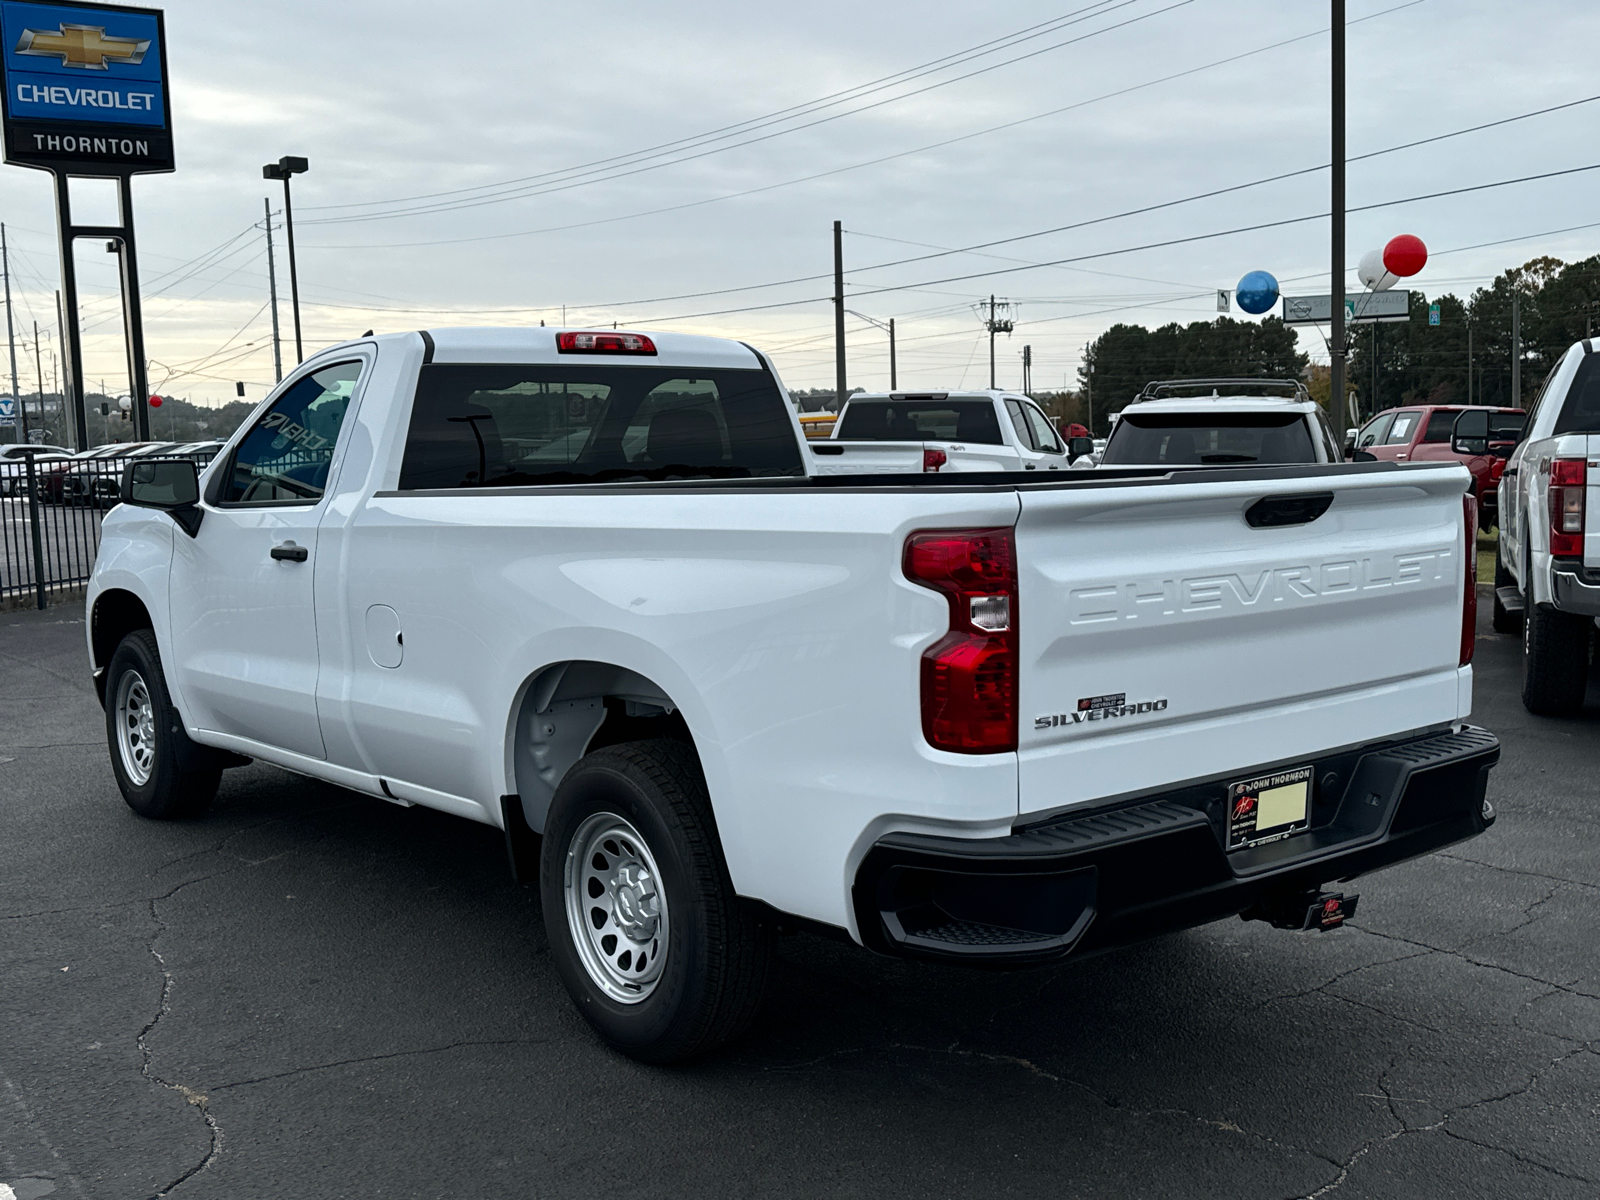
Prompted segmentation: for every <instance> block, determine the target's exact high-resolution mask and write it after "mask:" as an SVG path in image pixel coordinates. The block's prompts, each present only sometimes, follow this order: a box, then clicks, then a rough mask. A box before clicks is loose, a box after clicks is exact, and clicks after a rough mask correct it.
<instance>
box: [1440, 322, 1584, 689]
mask: <svg viewBox="0 0 1600 1200" xmlns="http://www.w3.org/2000/svg"><path fill="white" fill-rule="evenodd" d="M1469 414H1470V415H1469ZM1489 415H1490V414H1489V412H1488V410H1467V413H1464V414H1463V415H1462V416H1461V417H1460V418H1459V419H1458V421H1457V423H1456V427H1455V434H1454V438H1453V442H1454V448H1455V449H1457V450H1459V451H1462V452H1464V453H1480V454H1481V453H1483V452H1485V450H1487V448H1488V447H1489V445H1490V442H1489V437H1490V429H1489ZM1469 424H1470V425H1472V426H1474V427H1472V428H1469ZM1522 438H1523V440H1522V441H1521V442H1520V443H1519V444H1518V446H1517V448H1516V449H1515V450H1514V451H1512V453H1511V457H1510V458H1509V459H1508V460H1507V462H1506V469H1505V473H1504V474H1503V475H1502V476H1501V477H1500V484H1499V488H1500V491H1499V510H1500V514H1501V515H1500V522H1499V528H1500V537H1499V540H1498V542H1497V543H1496V545H1495V579H1494V582H1495V600H1494V627H1495V629H1497V630H1498V631H1500V632H1501V633H1514V632H1517V630H1518V627H1519V626H1520V627H1521V632H1522V703H1523V704H1524V705H1525V706H1526V707H1527V708H1528V710H1529V711H1530V712H1535V713H1540V714H1543V715H1547V716H1558V715H1564V714H1569V713H1573V712H1576V711H1577V710H1578V709H1580V708H1582V707H1583V696H1584V691H1585V690H1586V688H1587V686H1588V682H1589V665H1590V663H1591V662H1592V661H1593V659H1594V654H1593V646H1594V638H1595V622H1596V618H1600V344H1597V343H1596V342H1594V341H1590V340H1585V341H1581V342H1578V343H1576V344H1575V345H1573V346H1572V347H1571V348H1569V349H1568V350H1567V352H1566V354H1564V355H1562V357H1561V361H1560V362H1558V363H1557V364H1556V366H1555V369H1554V370H1553V371H1551V372H1550V375H1549V376H1548V377H1547V378H1546V379H1545V381H1544V386H1543V387H1541V388H1540V389H1539V394H1538V395H1537V396H1536V397H1535V398H1534V401H1533V404H1532V406H1531V407H1530V408H1529V410H1528V417H1527V421H1526V423H1525V425H1524V427H1523V434H1522ZM1590 513H1594V514H1595V519H1594V520H1590V518H1589V514H1590Z"/></svg>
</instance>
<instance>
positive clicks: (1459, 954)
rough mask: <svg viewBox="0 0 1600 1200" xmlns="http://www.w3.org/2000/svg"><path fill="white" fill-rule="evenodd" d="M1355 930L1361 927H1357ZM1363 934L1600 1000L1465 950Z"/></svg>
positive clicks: (1391, 935)
mask: <svg viewBox="0 0 1600 1200" xmlns="http://www.w3.org/2000/svg"><path fill="white" fill-rule="evenodd" d="M1536 903H1538V902H1536ZM1355 928H1361V927H1360V926H1356V927H1355ZM1361 932H1362V933H1370V934H1371V935H1372V936H1373V937H1379V938H1387V939H1388V940H1389V941H1391V942H1403V943H1405V944H1406V945H1408V946H1420V947H1422V948H1423V949H1424V950H1431V951H1433V952H1434V953H1435V954H1445V955H1449V956H1450V957H1451V958H1459V959H1460V960H1461V961H1462V962H1465V963H1470V964H1471V965H1473V966H1475V967H1482V968H1483V969H1484V970H1486V971H1500V972H1502V973H1503V974H1506V975H1512V976H1515V977H1516V978H1517V979H1526V980H1527V981H1528V982H1529V983H1537V984H1540V985H1542V986H1544V987H1549V988H1555V989H1556V990H1557V991H1561V992H1568V993H1570V994H1572V995H1574V996H1582V997H1583V998H1584V999H1586V1000H1600V994H1596V993H1594V992H1586V991H1584V990H1583V989H1582V988H1578V987H1574V986H1573V985H1572V984H1567V983H1557V982H1556V981H1555V980H1553V979H1545V978H1544V977H1542V976H1539V975H1529V974H1528V973H1527V972H1526V971H1517V970H1513V969H1512V968H1511V967H1506V966H1501V965H1500V964H1499V963H1492V962H1485V961H1484V960H1483V959H1481V958H1474V957H1473V956H1472V955H1470V954H1468V953H1466V951H1464V950H1451V949H1447V948H1446V947H1444V946H1430V945H1428V943H1426V942H1419V941H1417V940H1416V939H1415V938H1408V937H1401V936H1400V935H1399V934H1397V933H1379V932H1378V931H1377V930H1375V929H1366V928H1361Z"/></svg>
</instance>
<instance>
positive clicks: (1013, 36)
mask: <svg viewBox="0 0 1600 1200" xmlns="http://www.w3.org/2000/svg"><path fill="white" fill-rule="evenodd" d="M1109 3H1111V0H1096V2H1095V3H1093V4H1090V5H1088V6H1086V7H1084V8H1079V9H1074V10H1073V11H1072V12H1068V13H1063V14H1062V15H1061V16H1059V17H1052V18H1051V19H1050V20H1048V21H1041V22H1039V23H1038V24H1037V25H1029V26H1027V27H1025V28H1023V29H1020V30H1017V31H1016V32H1014V33H1008V34H1006V35H1004V36H1003V37H998V38H993V39H991V40H989V41H987V42H979V43H978V44H977V45H976V46H969V47H967V48H966V49H964V50H957V51H954V52H952V53H950V54H946V55H943V56H942V57H940V58H935V59H931V60H929V61H928V62H925V63H921V64H919V65H917V66H915V67H907V68H906V69H905V70H902V71H896V72H895V73H894V74H892V75H884V76H882V77H880V78H878V79H873V80H869V81H868V82H866V83H862V84H856V85H855V86H854V87H848V88H844V89H843V90H841V91H837V92H830V93H829V94H828V95H826V96H822V97H819V98H818V99H815V100H808V101H805V102H803V103H801V104H795V105H791V106H790V107H788V108H781V109H778V110H777V111H776V112H772V113H767V114H766V115H764V116H760V117H751V118H749V119H748V120H744V121H737V122H734V123H733V124H731V125H723V126H720V127H719V128H716V129H712V130H709V131H707V132H705V133H697V134H691V135H690V136H688V137H682V138H677V139H675V140H673V141H670V142H659V143H657V144H656V145H654V146H646V147H645V148H643V149H641V150H632V151H629V152H627V153H625V154H616V155H612V156H610V157H608V158H599V159H594V160H592V161H590V162H586V163H579V164H577V165H576V166H572V167H561V168H558V169H556V170H552V171H541V172H538V173H537V174H533V175H524V176H522V177H520V178H518V179H506V180H499V181H497V182H494V183H482V184H478V185H476V186H474V187H465V188H450V189H448V190H446V191H442V192H425V193H423V194H421V195H416V196H399V197H391V198H389V199H387V200H362V201H355V202H353V203H348V204H313V205H309V206H303V211H306V212H326V211H332V210H334V209H342V208H370V207H377V206H379V205H384V204H408V203H412V202H415V201H418V200H436V199H439V198H441V197H444V196H464V195H468V194H470V193H473V192H486V191H490V190H492V189H496V188H509V187H515V186H518V185H521V184H527V183H532V182H536V181H538V180H542V179H551V178H553V177H555V176H558V175H571V174H573V173H574V172H577V171H583V170H587V169H588V168H591V167H604V166H606V165H608V164H620V163H625V162H627V161H629V160H639V159H641V158H643V157H645V156H647V155H649V156H654V155H656V154H657V153H659V152H666V151H671V150H673V149H681V148H687V147H689V146H692V145H695V144H704V143H705V142H707V141H714V140H717V139H718V138H721V137H729V136H735V135H737V134H738V133H740V132H748V131H749V130H750V129H753V128H762V127H764V126H766V125H769V124H773V123H776V122H779V121H782V120H786V119H791V118H793V117H795V116H801V115H805V114H807V113H808V112H817V111H820V110H821V109H823V108H827V107H831V106H832V105H834V104H838V103H844V102H847V101H849V100H852V99H859V98H860V97H861V96H863V95H870V94H871V93H872V92H874V91H880V90H882V89H883V88H885V87H889V86H892V85H893V84H894V83H897V82H906V81H907V80H908V79H915V78H920V77H921V76H922V75H925V74H930V73H932V72H933V71H936V70H943V69H945V68H946V67H949V66H952V65H958V60H959V61H971V60H973V59H976V58H981V57H982V56H983V55H985V54H993V53H997V52H998V51H999V50H1002V49H1009V48H1010V46H1012V45H1020V44H1021V43H1022V42H1024V41H1029V40H1031V39H1032V38H1036V37H1045V36H1047V35H1049V34H1050V33H1053V32H1055V29H1056V28H1059V27H1061V26H1062V24H1063V23H1065V22H1067V21H1068V20H1069V19H1071V18H1073V17H1077V16H1079V15H1081V14H1084V13H1090V10H1091V9H1096V8H1104V7H1105V6H1106V5H1107V4H1109ZM1091 15H1094V14H1092V13H1091Z"/></svg>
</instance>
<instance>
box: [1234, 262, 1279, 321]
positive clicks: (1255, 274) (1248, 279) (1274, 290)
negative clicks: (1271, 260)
mask: <svg viewBox="0 0 1600 1200" xmlns="http://www.w3.org/2000/svg"><path fill="white" fill-rule="evenodd" d="M1234 296H1235V297H1236V298H1237V299H1238V301H1239V307H1240V308H1242V309H1244V311H1245V312H1247V313H1255V314H1258V315H1259V314H1260V313H1264V312H1266V311H1267V309H1269V308H1271V307H1272V306H1273V305H1274V304H1276V303H1277V302H1278V281H1277V280H1276V279H1274V278H1273V277H1272V276H1271V275H1268V274H1267V273H1266V272H1265V271H1251V272H1250V274H1248V275H1246V276H1245V277H1244V278H1243V279H1241V280H1239V287H1238V288H1237V290H1235V292H1234Z"/></svg>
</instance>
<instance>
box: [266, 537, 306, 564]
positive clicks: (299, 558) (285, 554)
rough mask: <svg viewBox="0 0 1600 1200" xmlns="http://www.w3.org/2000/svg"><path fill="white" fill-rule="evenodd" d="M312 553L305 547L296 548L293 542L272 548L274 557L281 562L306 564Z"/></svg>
mask: <svg viewBox="0 0 1600 1200" xmlns="http://www.w3.org/2000/svg"><path fill="white" fill-rule="evenodd" d="M310 554H311V551H309V550H307V549H306V548H305V547H304V546H296V545H295V544H294V543H293V542H284V543H283V544H282V545H279V546H274V547H273V548H272V557H273V558H275V559H277V560H278V561H279V562H305V560H306V559H307V558H308V557H309V556H310Z"/></svg>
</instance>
